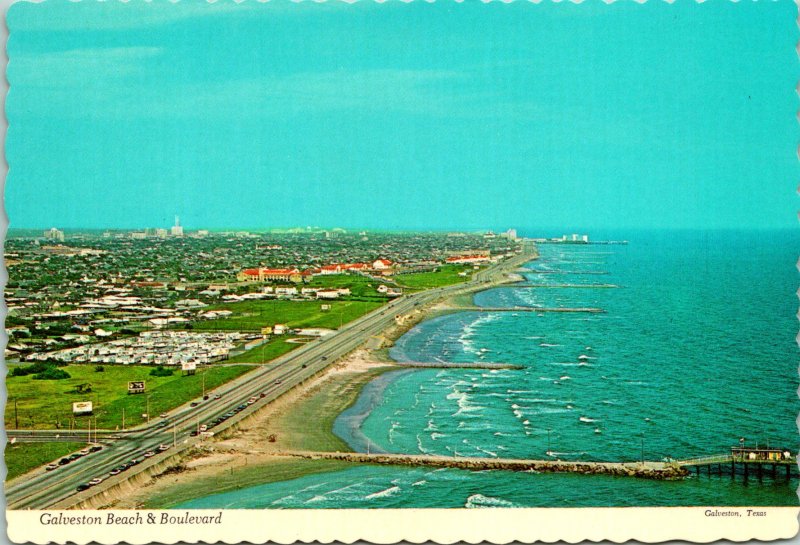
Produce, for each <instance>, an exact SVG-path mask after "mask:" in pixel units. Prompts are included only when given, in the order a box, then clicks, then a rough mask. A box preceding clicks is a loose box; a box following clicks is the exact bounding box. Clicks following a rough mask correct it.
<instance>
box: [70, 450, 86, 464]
mask: <svg viewBox="0 0 800 545" xmlns="http://www.w3.org/2000/svg"><path fill="white" fill-rule="evenodd" d="M68 458H69V461H70V462H74V461H75V460H77V459H78V458H83V454H78V453H77V452H76V453H75V454H70V455H69V456H68Z"/></svg>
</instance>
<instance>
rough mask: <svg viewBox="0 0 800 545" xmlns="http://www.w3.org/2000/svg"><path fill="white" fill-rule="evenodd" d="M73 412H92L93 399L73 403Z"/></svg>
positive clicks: (76, 413) (77, 414) (83, 413)
mask: <svg viewBox="0 0 800 545" xmlns="http://www.w3.org/2000/svg"><path fill="white" fill-rule="evenodd" d="M72 414H74V415H75V416H81V415H86V414H92V402H91V401H78V402H77V403H73V404H72Z"/></svg>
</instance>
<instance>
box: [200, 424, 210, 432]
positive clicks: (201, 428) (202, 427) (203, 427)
mask: <svg viewBox="0 0 800 545" xmlns="http://www.w3.org/2000/svg"><path fill="white" fill-rule="evenodd" d="M207 429H208V426H206V425H205V424H203V425H202V426H200V431H206V430H207Z"/></svg>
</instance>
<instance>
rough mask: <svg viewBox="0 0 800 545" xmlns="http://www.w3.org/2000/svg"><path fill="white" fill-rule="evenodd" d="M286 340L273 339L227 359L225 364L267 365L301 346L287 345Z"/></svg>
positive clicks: (298, 344)
mask: <svg viewBox="0 0 800 545" xmlns="http://www.w3.org/2000/svg"><path fill="white" fill-rule="evenodd" d="M286 341H287V339H282V338H273V339H271V340H270V341H269V342H267V343H264V344H262V345H261V346H257V347H255V348H253V349H251V350H248V351H247V352H245V353H243V354H239V355H238V356H234V357H232V358H228V359H227V360H226V361H227V363H267V362H269V361H272V360H274V359H275V358H277V357H279V356H283V355H284V354H286V353H287V352H291V351H292V350H294V349H295V348H300V347H301V346H303V345H302V344H300V343H289V342H286Z"/></svg>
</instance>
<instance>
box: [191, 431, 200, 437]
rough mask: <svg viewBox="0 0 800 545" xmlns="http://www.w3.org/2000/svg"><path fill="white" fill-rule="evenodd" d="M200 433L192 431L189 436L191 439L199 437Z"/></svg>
mask: <svg viewBox="0 0 800 545" xmlns="http://www.w3.org/2000/svg"><path fill="white" fill-rule="evenodd" d="M198 433H199V432H198V431H197V430H192V431H191V432H190V433H189V436H191V437H197V435H198Z"/></svg>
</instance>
